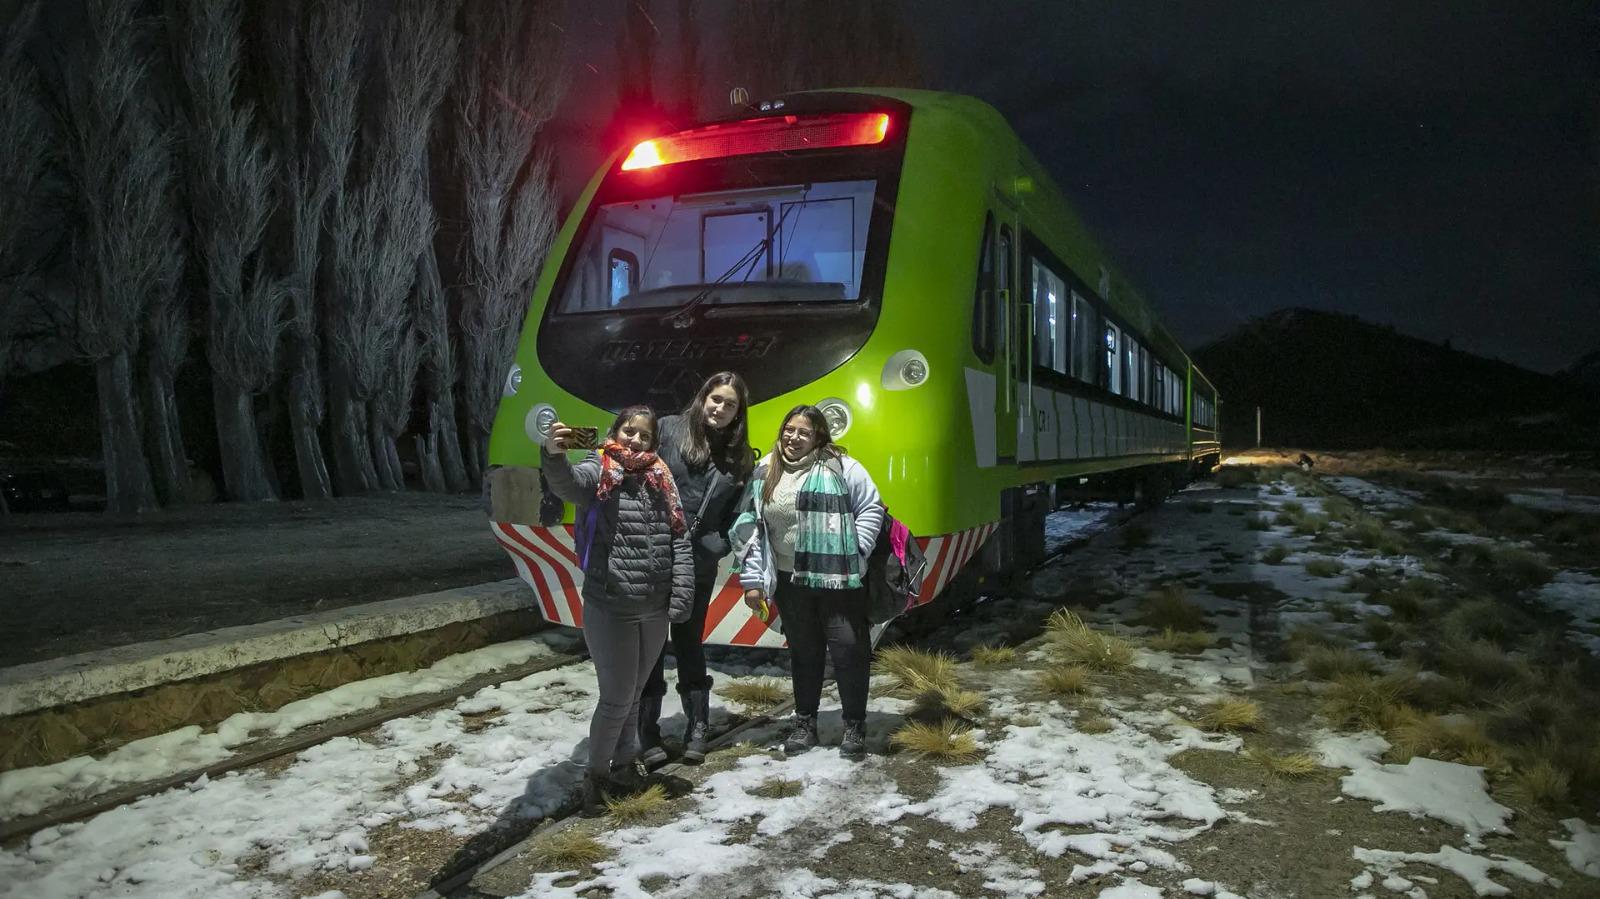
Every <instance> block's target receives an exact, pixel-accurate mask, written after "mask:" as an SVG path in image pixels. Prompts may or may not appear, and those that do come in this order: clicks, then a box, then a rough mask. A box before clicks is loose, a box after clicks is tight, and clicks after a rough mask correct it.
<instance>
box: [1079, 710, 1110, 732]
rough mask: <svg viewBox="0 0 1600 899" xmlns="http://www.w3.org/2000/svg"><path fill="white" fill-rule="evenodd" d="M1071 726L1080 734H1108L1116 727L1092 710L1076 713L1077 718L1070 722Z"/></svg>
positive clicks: (1108, 719)
mask: <svg viewBox="0 0 1600 899" xmlns="http://www.w3.org/2000/svg"><path fill="white" fill-rule="evenodd" d="M1072 726H1073V728H1075V729H1076V730H1077V731H1078V732H1080V733H1085V734H1105V733H1110V732H1111V730H1112V729H1113V728H1115V727H1116V724H1114V723H1113V722H1112V721H1111V719H1110V718H1107V717H1106V716H1104V715H1102V714H1100V713H1099V712H1097V711H1095V710H1093V709H1086V710H1084V711H1082V712H1079V713H1078V717H1077V718H1076V719H1075V720H1074V721H1073V722H1072Z"/></svg>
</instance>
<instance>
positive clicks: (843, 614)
mask: <svg viewBox="0 0 1600 899" xmlns="http://www.w3.org/2000/svg"><path fill="white" fill-rule="evenodd" d="M773 601H774V602H775V603H776V604H777V606H778V615H779V616H780V617H781V618H782V620H783V635H784V636H785V637H787V638H788V640H789V677H790V679H791V680H792V681H793V683H794V710H795V712H796V713H798V714H801V715H815V714H816V713H817V704H818V702H820V701H821V699H822V672H823V668H824V663H825V659H826V657H827V656H826V654H827V653H832V654H833V677H834V681H835V682H836V683H837V684H838V685H839V699H840V700H841V702H842V704H843V705H844V720H846V721H865V720H867V687H868V680H869V678H870V677H871V675H872V636H871V634H870V633H869V625H868V624H867V595H866V590H865V589H862V588H857V589H855V590H822V589H818V588H815V587H806V586H802V585H800V584H796V583H794V575H792V574H790V573H789V572H786V571H780V572H778V592H777V594H776V595H775V596H774V597H773Z"/></svg>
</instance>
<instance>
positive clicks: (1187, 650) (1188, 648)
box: [1145, 627, 1216, 655]
mask: <svg viewBox="0 0 1600 899" xmlns="http://www.w3.org/2000/svg"><path fill="white" fill-rule="evenodd" d="M1215 640H1216V638H1215V637H1213V636H1212V635H1211V634H1207V633H1204V632H1202V631H1175V630H1173V629H1172V628H1170V627H1169V628H1167V629H1166V630H1164V631H1162V632H1161V634H1160V635H1159V636H1155V637H1151V638H1150V639H1149V640H1148V641H1146V643H1145V645H1146V646H1149V647H1150V648H1151V649H1154V650H1156V651H1157V652H1171V653H1177V654H1178V655H1195V654H1198V653H1202V652H1205V651H1206V650H1207V649H1210V648H1211V644H1212V643H1213V642H1215Z"/></svg>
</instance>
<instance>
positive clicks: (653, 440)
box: [606, 405, 661, 453]
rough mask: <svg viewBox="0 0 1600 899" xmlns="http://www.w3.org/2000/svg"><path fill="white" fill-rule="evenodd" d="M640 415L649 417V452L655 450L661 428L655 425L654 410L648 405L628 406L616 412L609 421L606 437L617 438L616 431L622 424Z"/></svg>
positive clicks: (659, 442) (659, 438)
mask: <svg viewBox="0 0 1600 899" xmlns="http://www.w3.org/2000/svg"><path fill="white" fill-rule="evenodd" d="M641 415H642V416H644V417H645V418H648V419H650V449H649V452H652V453H653V452H655V451H656V448H657V447H659V446H660V445H661V429H660V428H658V427H656V410H654V409H652V408H650V407H649V406H643V405H641V406H629V407H627V408H626V409H623V410H622V411H621V412H618V413H617V417H616V419H615V420H614V421H612V422H611V428H610V429H609V430H607V431H606V439H607V440H615V439H617V431H619V430H621V428H622V426H623V425H625V424H627V423H628V421H629V420H630V419H634V418H638V417H639V416H641Z"/></svg>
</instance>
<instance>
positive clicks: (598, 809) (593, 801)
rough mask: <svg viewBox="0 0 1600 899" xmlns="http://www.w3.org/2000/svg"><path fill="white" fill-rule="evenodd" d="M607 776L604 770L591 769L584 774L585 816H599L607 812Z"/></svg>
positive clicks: (583, 813) (582, 812)
mask: <svg viewBox="0 0 1600 899" xmlns="http://www.w3.org/2000/svg"><path fill="white" fill-rule="evenodd" d="M606 786H607V778H606V775H605V773H604V772H601V771H590V772H587V773H585V774H584V775H583V810H582V811H580V812H579V814H580V815H582V816H583V817H585V818H598V817H600V816H601V815H604V814H605V813H606Z"/></svg>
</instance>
